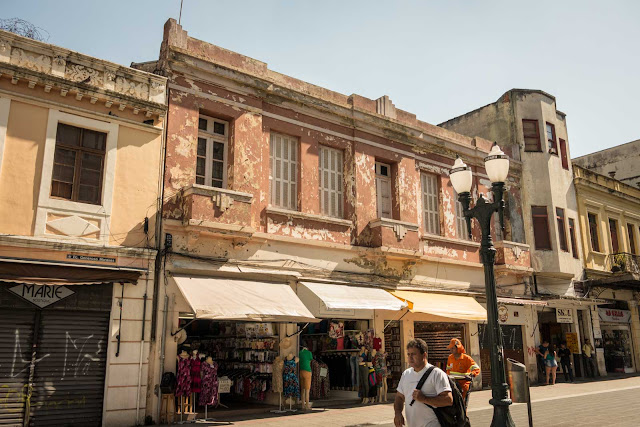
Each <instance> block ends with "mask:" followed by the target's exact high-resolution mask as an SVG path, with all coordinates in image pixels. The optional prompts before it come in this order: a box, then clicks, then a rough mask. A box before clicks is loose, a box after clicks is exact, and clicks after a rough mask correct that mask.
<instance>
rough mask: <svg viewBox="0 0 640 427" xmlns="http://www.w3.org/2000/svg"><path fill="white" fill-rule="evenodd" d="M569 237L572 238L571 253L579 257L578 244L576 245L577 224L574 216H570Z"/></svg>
mask: <svg viewBox="0 0 640 427" xmlns="http://www.w3.org/2000/svg"><path fill="white" fill-rule="evenodd" d="M569 237H570V239H571V253H572V254H573V257H574V258H576V259H578V246H577V245H576V224H575V221H574V220H573V218H569Z"/></svg>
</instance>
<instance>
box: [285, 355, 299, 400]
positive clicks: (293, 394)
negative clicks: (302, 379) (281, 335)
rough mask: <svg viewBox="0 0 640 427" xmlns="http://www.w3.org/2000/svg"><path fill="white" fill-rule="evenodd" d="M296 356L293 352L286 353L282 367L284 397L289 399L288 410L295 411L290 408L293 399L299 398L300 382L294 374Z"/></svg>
mask: <svg viewBox="0 0 640 427" xmlns="http://www.w3.org/2000/svg"><path fill="white" fill-rule="evenodd" d="M298 360H299V359H298V358H297V357H294V356H293V353H289V354H288V355H287V360H285V362H284V368H283V374H282V377H283V382H284V397H286V398H288V399H289V410H290V411H292V412H295V409H291V405H293V402H294V399H299V398H300V383H299V382H298V377H297V376H296V363H298Z"/></svg>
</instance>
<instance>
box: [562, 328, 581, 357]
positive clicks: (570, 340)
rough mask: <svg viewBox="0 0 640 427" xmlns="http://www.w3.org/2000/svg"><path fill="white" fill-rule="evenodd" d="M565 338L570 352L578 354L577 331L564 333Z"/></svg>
mask: <svg viewBox="0 0 640 427" xmlns="http://www.w3.org/2000/svg"><path fill="white" fill-rule="evenodd" d="M564 337H565V340H566V341H567V348H568V349H569V350H571V353H573V354H578V353H580V346H579V345H578V333H577V332H567V333H566V334H564Z"/></svg>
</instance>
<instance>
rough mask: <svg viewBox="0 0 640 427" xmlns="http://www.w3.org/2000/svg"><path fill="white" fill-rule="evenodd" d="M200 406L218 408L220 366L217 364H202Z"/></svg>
mask: <svg viewBox="0 0 640 427" xmlns="http://www.w3.org/2000/svg"><path fill="white" fill-rule="evenodd" d="M200 405H202V406H206V405H213V406H218V364H217V363H216V362H211V364H209V363H207V362H205V363H203V364H202V391H201V393H200Z"/></svg>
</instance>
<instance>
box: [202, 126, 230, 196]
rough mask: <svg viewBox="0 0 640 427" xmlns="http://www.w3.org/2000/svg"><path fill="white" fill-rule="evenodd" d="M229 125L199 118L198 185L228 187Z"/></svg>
mask: <svg viewBox="0 0 640 427" xmlns="http://www.w3.org/2000/svg"><path fill="white" fill-rule="evenodd" d="M228 128H229V124H228V123H227V122H225V121H222V120H218V119H214V118H212V117H206V116H202V115H201V116H200V117H199V118H198V145H197V150H196V184H200V185H206V186H207V187H216V188H226V186H227V141H228V132H229V131H228Z"/></svg>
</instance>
